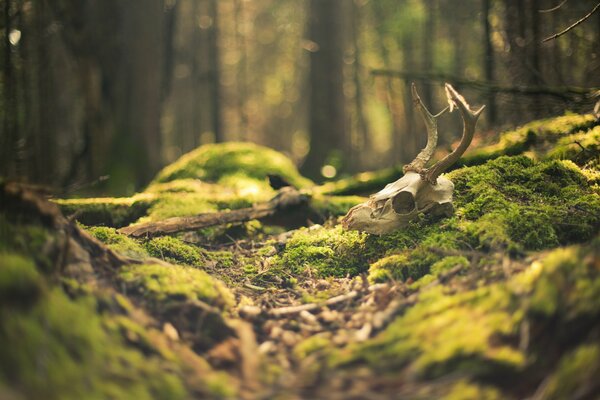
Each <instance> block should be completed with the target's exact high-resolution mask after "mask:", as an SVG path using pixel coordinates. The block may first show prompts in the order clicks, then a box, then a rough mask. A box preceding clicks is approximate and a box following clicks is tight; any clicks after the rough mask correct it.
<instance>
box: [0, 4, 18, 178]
mask: <svg viewBox="0 0 600 400" xmlns="http://www.w3.org/2000/svg"><path fill="white" fill-rule="evenodd" d="M3 12H4V19H5V21H4V23H5V25H4V43H3V45H4V49H3V50H4V71H3V72H4V74H3V75H4V80H3V81H4V88H3V91H4V110H2V111H3V114H4V121H3V133H2V134H0V158H2V160H0V175H5V176H13V175H16V174H17V173H16V172H17V171H16V168H15V167H16V165H17V160H16V159H15V151H16V146H17V141H18V137H19V132H18V124H17V96H16V87H15V78H16V77H15V73H14V68H13V58H12V45H11V43H10V32H11V31H12V29H13V28H12V15H11V1H10V0H4V10H3Z"/></svg>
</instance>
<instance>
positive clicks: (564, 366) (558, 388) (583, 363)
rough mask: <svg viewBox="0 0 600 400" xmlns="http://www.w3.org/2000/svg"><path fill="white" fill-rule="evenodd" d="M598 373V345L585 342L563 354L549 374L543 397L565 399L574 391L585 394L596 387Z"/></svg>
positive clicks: (599, 364)
mask: <svg viewBox="0 0 600 400" xmlns="http://www.w3.org/2000/svg"><path fill="white" fill-rule="evenodd" d="M599 373H600V345H598V344H585V345H582V346H579V347H578V348H576V349H575V350H574V351H572V352H571V353H569V354H567V355H566V356H564V357H563V358H562V360H561V362H560V364H559V366H558V368H557V369H556V371H555V372H554V373H553V374H552V375H551V376H550V378H549V380H548V382H547V384H546V387H545V390H544V398H545V399H566V398H569V397H572V396H573V395H574V394H575V393H579V392H581V393H582V394H585V392H586V391H587V392H588V393H589V391H594V390H597V389H594V386H596V387H597V379H598V374H599Z"/></svg>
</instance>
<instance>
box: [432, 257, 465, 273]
mask: <svg viewBox="0 0 600 400" xmlns="http://www.w3.org/2000/svg"><path fill="white" fill-rule="evenodd" d="M469 264H470V263H469V260H467V258H466V257H463V256H448V257H444V258H442V259H441V260H440V261H438V262H436V263H435V264H433V265H432V266H431V273H432V274H433V275H439V274H442V273H444V272H448V271H449V270H451V269H453V268H456V267H458V266H460V267H463V268H466V267H468V266H469Z"/></svg>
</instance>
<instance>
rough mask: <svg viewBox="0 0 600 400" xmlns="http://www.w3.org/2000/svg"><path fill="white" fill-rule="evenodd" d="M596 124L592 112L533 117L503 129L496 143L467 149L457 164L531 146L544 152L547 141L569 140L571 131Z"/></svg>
mask: <svg viewBox="0 0 600 400" xmlns="http://www.w3.org/2000/svg"><path fill="white" fill-rule="evenodd" d="M596 125H598V120H597V119H596V118H595V117H594V116H593V115H592V114H565V115H563V116H560V117H554V118H546V119H541V120H537V121H532V122H530V123H528V124H525V125H523V126H521V127H519V128H517V129H514V130H511V131H507V132H504V133H501V134H500V139H499V140H498V142H497V143H494V144H491V145H488V146H483V147H480V148H477V149H474V150H471V151H469V152H467V153H466V154H465V156H464V157H463V158H462V159H461V160H459V162H458V163H457V164H456V167H460V166H465V165H470V166H472V165H480V164H483V163H485V162H486V161H488V160H493V159H495V158H498V157H501V156H514V155H521V154H524V153H525V152H526V151H528V150H531V149H533V150H534V151H535V153H536V154H540V155H545V153H546V150H547V146H548V143H550V144H553V143H556V142H557V141H562V140H568V137H569V135H572V134H575V133H577V132H580V131H587V130H589V129H591V128H593V127H594V126H596Z"/></svg>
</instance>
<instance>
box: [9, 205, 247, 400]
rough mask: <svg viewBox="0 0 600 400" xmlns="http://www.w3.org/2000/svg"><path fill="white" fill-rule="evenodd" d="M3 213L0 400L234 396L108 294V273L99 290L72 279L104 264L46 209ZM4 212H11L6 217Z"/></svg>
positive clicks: (98, 231)
mask: <svg viewBox="0 0 600 400" xmlns="http://www.w3.org/2000/svg"><path fill="white" fill-rule="evenodd" d="M3 201H4V198H3ZM10 201H11V202H12V201H14V198H12V197H11V198H10ZM8 203H9V202H8V200H7V201H6V203H4V202H3V203H2V208H1V209H0V302H1V303H2V307H0V340H1V341H2V343H4V344H5V345H4V346H2V347H1V348H0V398H3V399H4V398H7V399H13V398H14V399H20V398H34V399H37V398H47V399H81V398H86V399H106V398H111V399H131V398H136V399H138V398H139V399H155V398H169V399H171V398H172V399H188V398H197V397H202V398H225V397H235V396H236V395H235V391H236V386H235V383H233V382H232V380H231V379H230V378H229V377H227V376H225V375H223V374H219V373H216V372H214V371H213V370H212V369H211V367H210V366H209V364H208V363H207V362H206V361H205V360H204V359H202V358H200V357H199V356H198V355H197V354H195V353H193V352H192V351H190V350H189V349H187V348H186V347H185V346H182V345H181V344H180V343H178V342H177V341H176V340H173V339H171V338H169V337H167V336H166V335H165V334H164V333H163V332H162V331H161V330H160V329H157V327H156V326H155V325H154V323H153V322H152V319H151V318H149V317H148V316H146V314H145V313H144V311H142V310H140V309H139V308H136V307H135V306H133V305H132V303H131V302H130V301H129V300H128V299H127V298H126V297H125V296H123V295H121V294H119V293H117V292H116V291H115V290H114V289H113V288H112V287H110V286H106V285H107V282H106V281H107V280H108V281H109V280H110V279H109V277H108V276H107V275H106V274H107V271H110V269H109V264H106V265H104V268H106V269H105V270H102V272H101V275H102V276H103V277H104V278H103V281H102V282H99V281H95V280H92V281H89V280H86V281H84V282H78V281H77V275H75V277H70V275H69V272H67V271H71V270H72V269H71V268H70V267H69V264H70V263H71V262H73V263H75V264H74V265H79V263H81V262H83V260H86V259H87V268H90V270H91V268H92V265H93V266H98V267H100V266H99V265H98V264H97V263H102V262H105V261H103V259H102V257H100V256H99V258H94V257H96V256H97V255H94V254H92V253H86V251H87V250H84V248H85V246H83V247H82V246H80V245H79V244H78V242H77V239H76V238H74V237H70V236H68V235H67V234H66V231H64V230H63V229H62V228H60V227H59V225H58V224H59V222H57V220H52V218H53V216H52V215H51V213H52V212H53V211H52V207H50V206H49V205H47V206H46V208H45V209H42V210H43V211H42V212H41V213H37V212H38V211H36V210H35V209H32V208H27V207H31V205H30V204H29V205H27V206H26V207H24V208H19V207H22V205H16V204H14V203H10V205H9V204H8ZM15 205H16V206H17V207H16V208H14V206H15ZM9 206H12V207H13V208H12V209H11V211H9V212H5V207H9ZM14 210H21V211H18V212H14ZM23 210H24V211H23ZM44 213H46V214H44ZM89 229H90V231H91V233H92V234H94V235H95V236H96V237H98V238H99V239H101V240H104V241H105V242H107V243H109V246H111V247H112V248H114V249H115V250H117V251H120V252H122V253H124V254H128V255H130V256H134V255H135V256H144V255H145V250H144V249H143V248H142V247H141V246H140V244H139V243H137V242H135V241H132V240H131V239H128V238H125V237H123V236H121V235H119V234H117V233H116V232H115V231H114V229H110V228H102V227H95V228H89ZM84 253H86V254H84ZM92 259H94V261H92ZM92 276H93V274H92ZM88 277H89V276H88ZM211 279H212V278H211ZM202 282H204V285H206V287H207V288H205V289H203V290H202V291H201V290H200V289H197V290H196V292H195V293H196V295H197V296H198V297H199V296H200V293H201V294H202V295H203V296H204V297H205V298H206V297H210V296H213V298H214V296H217V295H218V296H226V295H227V292H224V291H223V292H221V291H220V286H218V284H215V285H214V287H208V283H206V282H207V280H206V279H205V280H204V281H202ZM197 285H198V286H200V285H201V284H200V283H198V284H197ZM212 289H214V290H215V291H217V294H214V292H211V291H210V290H212ZM190 290H191V289H190ZM220 302H221V300H214V301H213V304H217V303H219V304H220Z"/></svg>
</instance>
